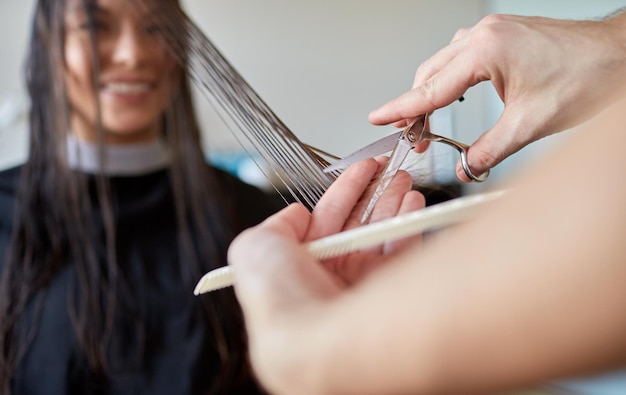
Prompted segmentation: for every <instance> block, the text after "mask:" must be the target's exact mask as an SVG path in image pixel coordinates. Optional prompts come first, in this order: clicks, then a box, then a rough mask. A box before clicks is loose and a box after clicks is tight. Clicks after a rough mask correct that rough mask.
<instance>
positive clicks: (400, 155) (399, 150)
mask: <svg viewBox="0 0 626 395" xmlns="http://www.w3.org/2000/svg"><path fill="white" fill-rule="evenodd" d="M412 149H413V146H412V145H411V143H409V142H408V141H407V140H406V139H404V138H403V139H400V140H398V143H397V144H396V147H395V148H394V150H393V153H392V154H391V157H390V158H389V162H387V167H385V170H384V172H383V175H382V177H381V179H380V182H379V183H378V186H377V187H376V191H374V194H373V195H372V197H371V199H370V201H369V203H368V205H367V207H366V208H365V212H364V213H363V216H362V217H361V223H362V224H364V223H366V222H367V221H368V220H369V218H370V215H372V211H374V206H375V205H376V203H377V202H378V199H380V197H381V196H382V195H383V193H384V192H385V190H386V189H387V187H388V186H389V184H391V180H393V177H394V176H395V175H396V173H397V172H398V170H400V166H402V163H403V162H404V160H405V159H406V156H407V155H408V154H409V152H410V151H411V150H412Z"/></svg>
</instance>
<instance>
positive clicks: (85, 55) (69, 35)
mask: <svg viewBox="0 0 626 395" xmlns="http://www.w3.org/2000/svg"><path fill="white" fill-rule="evenodd" d="M80 2H81V1H80V0H72V1H70V4H71V3H76V4H75V5H78V7H76V6H74V7H70V9H69V10H68V12H67V13H66V18H65V26H66V36H65V54H64V55H65V62H66V67H67V77H66V78H67V90H68V98H69V100H70V103H71V105H72V108H73V110H74V111H73V112H72V116H71V126H72V130H73V131H74V133H76V134H78V135H80V136H82V137H84V138H85V139H88V140H95V136H96V131H95V129H94V125H95V124H96V122H95V121H96V114H97V112H98V108H99V111H100V113H101V117H102V118H101V119H102V126H103V128H104V130H105V132H106V141H107V142H114V143H122V142H141V141H149V140H153V139H155V138H156V137H157V136H158V135H159V132H160V131H159V129H160V124H159V122H158V120H159V116H160V114H161V113H162V112H163V110H164V108H165V106H166V104H167V102H168V100H169V98H170V97H171V94H172V89H173V85H174V81H175V78H176V73H177V67H176V64H175V62H174V60H173V59H172V57H171V56H169V54H168V52H167V50H166V48H164V47H163V45H161V43H160V42H159V40H158V39H157V37H156V35H157V33H158V27H155V26H154V25H153V24H152V23H151V21H150V18H149V17H148V18H146V17H145V16H144V15H141V14H140V12H139V10H136V9H135V6H134V5H133V2H128V1H127V2H119V1H103V2H101V3H102V5H100V6H98V5H96V7H94V8H93V9H92V10H91V11H90V13H91V14H92V15H89V13H88V12H87V10H85V9H84V8H82V7H80ZM91 21H93V29H91V26H92V23H91ZM92 31H93V32H94V33H95V35H96V37H97V48H95V51H96V53H97V55H98V60H99V64H98V65H97V66H98V68H99V73H98V74H99V75H98V78H97V80H96V81H95V84H94V83H92V82H94V81H93V78H92V77H93V75H94V70H93V67H94V65H93V62H92V56H91V55H92V50H91V33H92ZM98 103H99V105H100V106H99V107H98Z"/></svg>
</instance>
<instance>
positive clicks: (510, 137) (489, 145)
mask: <svg viewBox="0 0 626 395" xmlns="http://www.w3.org/2000/svg"><path fill="white" fill-rule="evenodd" d="M520 119H521V118H520V117H519V116H518V115H517V114H515V111H507V110H506V109H505V111H504V112H503V113H502V115H501V116H500V119H498V121H497V122H496V123H495V124H494V126H493V127H492V128H491V129H489V130H488V131H486V132H485V133H483V134H482V135H481V136H480V137H479V138H478V139H477V140H476V141H475V142H474V143H473V144H472V145H470V147H469V149H468V151H467V162H468V166H469V168H470V171H471V172H472V174H474V175H476V176H480V175H482V174H483V173H485V172H487V171H489V170H490V169H492V168H493V167H495V166H496V165H498V164H499V163H500V162H502V161H503V160H504V159H506V158H507V157H509V156H511V155H512V154H514V153H516V152H517V151H519V150H520V149H522V148H523V147H525V146H526V145H528V144H530V143H531V142H532V141H533V140H532V138H531V137H530V136H532V134H531V133H529V125H528V124H526V123H524V122H522V121H520ZM456 175H457V177H458V179H459V180H461V181H463V182H469V181H471V180H470V178H469V177H468V176H467V174H465V171H464V170H463V166H462V164H461V160H460V159H459V160H458V162H457V165H456Z"/></svg>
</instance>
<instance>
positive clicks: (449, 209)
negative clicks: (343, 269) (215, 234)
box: [194, 191, 505, 295]
mask: <svg viewBox="0 0 626 395" xmlns="http://www.w3.org/2000/svg"><path fill="white" fill-rule="evenodd" d="M504 193H505V192H504V191H494V192H488V193H483V194H478V195H472V196H465V197H461V198H457V199H453V200H449V201H447V202H444V203H439V204H437V205H434V206H430V207H426V208H424V209H421V210H417V211H414V212H411V213H407V214H403V215H399V216H396V217H393V218H389V219H386V220H383V221H380V222H375V223H372V224H369V225H365V226H361V227H359V228H354V229H351V230H347V231H344V232H340V233H336V234H334V235H331V236H327V237H323V238H321V239H318V240H314V241H311V242H309V243H307V247H308V249H309V251H310V252H311V254H312V255H313V256H314V257H315V258H317V259H328V258H333V257H336V256H340V255H345V254H348V253H351V252H356V251H358V250H360V249H362V248H368V247H373V246H376V245H379V244H382V243H384V242H386V241H391V240H394V239H399V238H402V237H406V236H411V235H415V234H417V233H419V232H423V231H426V230H430V229H436V228H441V227H444V226H447V225H451V224H454V223H457V222H460V221H463V220H466V219H468V218H470V217H471V216H472V215H473V214H474V213H475V212H476V209H477V208H478V207H479V206H481V205H483V204H485V203H487V202H490V201H492V200H494V199H497V198H499V197H500V196H502V195H503V194H504ZM231 285H233V277H232V271H231V268H230V266H224V267H220V268H218V269H215V270H212V271H210V272H208V273H207V274H205V275H204V276H203V277H202V278H201V279H200V281H199V282H198V284H197V285H196V288H195V290H194V294H195V295H200V294H203V293H207V292H211V291H215V290H218V289H221V288H225V287H228V286H231Z"/></svg>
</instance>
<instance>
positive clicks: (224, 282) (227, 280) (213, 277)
mask: <svg viewBox="0 0 626 395" xmlns="http://www.w3.org/2000/svg"><path fill="white" fill-rule="evenodd" d="M231 285H233V276H232V272H231V270H230V267H229V266H224V267H220V268H217V269H215V270H211V271H210V272H208V273H207V274H205V275H204V276H202V278H201V279H200V281H199V282H198V284H197V285H196V288H195V289H194V290H193V294H194V295H196V296H197V295H200V294H203V293H206V292H209V291H216V290H218V289H222V288H226V287H229V286H231Z"/></svg>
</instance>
